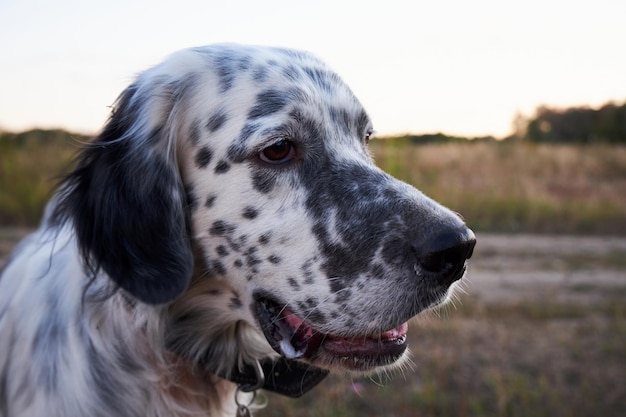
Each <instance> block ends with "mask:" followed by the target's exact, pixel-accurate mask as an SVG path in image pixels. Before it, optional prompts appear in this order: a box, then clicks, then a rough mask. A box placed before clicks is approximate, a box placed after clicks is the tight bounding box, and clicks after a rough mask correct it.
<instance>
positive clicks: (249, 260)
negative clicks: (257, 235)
mask: <svg viewBox="0 0 626 417" xmlns="http://www.w3.org/2000/svg"><path fill="white" fill-rule="evenodd" d="M256 252H257V248H256V247H255V246H251V247H250V248H248V250H247V251H245V252H244V253H243V254H244V256H245V257H246V266H248V267H249V268H254V267H256V266H257V265H259V264H261V263H263V261H262V260H261V259H259V257H258V256H257V255H256ZM253 272H258V270H256V269H254V270H253Z"/></svg>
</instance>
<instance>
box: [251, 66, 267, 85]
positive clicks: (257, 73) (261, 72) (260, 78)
mask: <svg viewBox="0 0 626 417" xmlns="http://www.w3.org/2000/svg"><path fill="white" fill-rule="evenodd" d="M267 75H268V70H267V68H266V67H263V66H259V67H256V68H255V69H254V72H253V73H252V79H253V80H254V81H256V82H257V83H258V84H261V83H264V82H265V81H267Z"/></svg>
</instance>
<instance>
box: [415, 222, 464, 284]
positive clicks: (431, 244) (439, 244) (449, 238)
mask: <svg viewBox="0 0 626 417" xmlns="http://www.w3.org/2000/svg"><path fill="white" fill-rule="evenodd" d="M475 245H476V238H475V237H474V233H473V232H472V231H471V230H470V229H468V228H466V227H464V228H463V229H462V230H458V231H454V232H451V231H447V232H444V233H442V234H440V235H438V236H436V237H435V238H434V239H428V240H427V242H420V243H417V242H416V243H415V244H414V249H415V253H416V255H417V260H418V262H419V264H420V266H421V267H422V268H423V269H424V270H426V271H428V272H433V273H440V274H442V278H441V280H443V281H444V282H441V283H442V284H448V285H449V284H451V283H452V282H454V281H456V280H457V279H459V278H460V277H461V275H462V270H463V266H464V265H465V261H466V260H467V259H469V258H470V257H471V256H472V253H473V251H474V246H475Z"/></svg>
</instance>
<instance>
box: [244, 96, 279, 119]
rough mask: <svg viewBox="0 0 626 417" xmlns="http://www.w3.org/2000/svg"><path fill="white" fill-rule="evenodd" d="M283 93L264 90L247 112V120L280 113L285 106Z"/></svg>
mask: <svg viewBox="0 0 626 417" xmlns="http://www.w3.org/2000/svg"><path fill="white" fill-rule="evenodd" d="M287 102H288V100H287V97H286V96H285V92H283V91H278V90H266V91H263V92H262V93H260V94H259V95H258V96H257V102H256V105H255V106H254V107H252V108H251V109H250V111H249V112H248V120H254V119H258V118H260V117H265V116H269V115H270V114H273V113H276V112H278V111H280V110H281V109H282V108H283V107H285V106H286V105H287Z"/></svg>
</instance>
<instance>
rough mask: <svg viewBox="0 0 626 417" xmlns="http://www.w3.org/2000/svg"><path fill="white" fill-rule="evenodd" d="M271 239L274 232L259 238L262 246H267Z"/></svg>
mask: <svg viewBox="0 0 626 417" xmlns="http://www.w3.org/2000/svg"><path fill="white" fill-rule="evenodd" d="M271 237H272V232H267V233H265V234H263V235H261V236H259V243H260V244H261V245H267V244H268V243H269V242H270V239H271Z"/></svg>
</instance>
